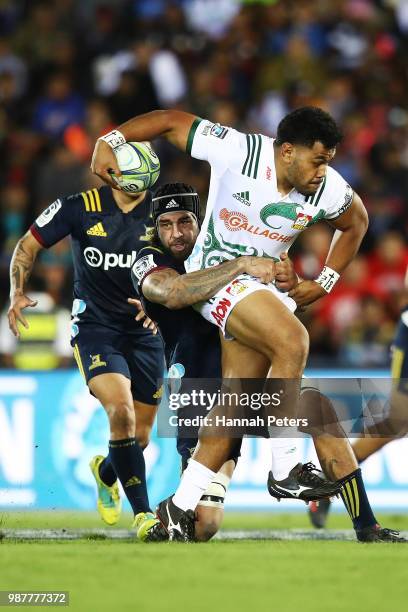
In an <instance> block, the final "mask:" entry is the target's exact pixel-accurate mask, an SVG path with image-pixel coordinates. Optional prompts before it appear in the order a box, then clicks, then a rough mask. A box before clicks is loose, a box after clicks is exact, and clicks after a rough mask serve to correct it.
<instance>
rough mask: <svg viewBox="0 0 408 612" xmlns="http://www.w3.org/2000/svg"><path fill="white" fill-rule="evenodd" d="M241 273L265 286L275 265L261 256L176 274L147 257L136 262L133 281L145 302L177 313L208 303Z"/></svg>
mask: <svg viewBox="0 0 408 612" xmlns="http://www.w3.org/2000/svg"><path fill="white" fill-rule="evenodd" d="M142 253H143V251H142V252H141V254H142ZM243 273H246V274H250V275H251V276H254V277H256V278H258V279H259V280H260V282H261V283H264V284H268V283H270V282H272V281H273V280H274V278H275V263H274V262H273V261H272V260H271V259H265V258H263V257H252V256H243V257H237V258H236V259H233V260H231V261H227V262H224V263H222V264H219V265H218V266H213V267H212V268H207V269H206V270H197V271H196V272H190V273H189V274H179V273H178V272H177V270H175V269H174V268H170V267H168V266H163V265H161V264H160V257H159V259H158V260H157V263H156V261H155V260H154V256H153V255H152V254H150V255H144V256H143V257H141V258H140V259H139V260H138V261H136V263H135V265H134V266H133V268H132V279H133V284H134V285H135V288H136V289H139V290H141V291H142V293H143V296H144V297H145V298H146V299H147V300H149V301H150V302H154V303H156V304H161V305H162V306H165V307H166V308H169V309H170V310H178V309H180V308H186V307H187V306H192V305H193V304H196V303H197V302H201V301H203V300H208V299H209V298H211V297H212V296H213V295H215V294H216V293H217V291H219V290H220V289H222V287H225V285H228V283H229V282H231V281H233V280H234V279H235V278H236V277H237V276H239V275H240V274H243Z"/></svg>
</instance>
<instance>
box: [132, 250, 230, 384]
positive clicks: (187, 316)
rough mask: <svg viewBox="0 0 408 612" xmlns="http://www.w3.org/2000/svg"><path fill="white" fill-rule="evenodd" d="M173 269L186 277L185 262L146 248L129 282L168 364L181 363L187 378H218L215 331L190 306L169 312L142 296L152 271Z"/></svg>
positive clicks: (218, 346)
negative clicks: (154, 327) (156, 332)
mask: <svg viewBox="0 0 408 612" xmlns="http://www.w3.org/2000/svg"><path fill="white" fill-rule="evenodd" d="M164 268H172V269H174V270H176V272H178V273H179V274H185V273H186V271H185V269H184V263H183V262H180V261H178V260H177V259H175V258H174V257H172V256H171V254H169V253H167V252H166V251H165V250H162V249H160V248H157V247H154V246H147V247H145V248H143V249H142V250H141V251H139V253H138V254H137V259H136V262H135V264H134V265H133V267H132V281H133V285H134V287H135V289H136V290H138V291H139V294H140V299H141V301H142V304H143V308H144V311H145V312H146V314H147V315H148V316H149V317H150V318H151V319H152V320H153V321H155V322H156V323H157V324H158V326H159V329H160V333H161V335H162V337H163V340H164V343H165V352H166V360H167V365H168V366H169V367H170V366H171V365H173V364H175V363H181V364H182V365H183V366H184V368H185V374H184V376H185V377H186V378H221V347H220V340H219V334H218V328H217V327H216V326H215V325H211V323H208V321H206V320H205V319H204V318H203V317H202V316H201V315H200V314H199V313H198V312H196V311H195V310H194V309H193V308H192V307H188V308H182V309H180V310H170V309H169V308H166V307H165V306H162V305H161V304H156V303H154V302H150V301H149V300H147V299H146V298H145V297H144V295H143V281H144V280H145V278H146V277H147V276H148V275H149V274H151V273H152V272H157V271H158V270H160V269H164Z"/></svg>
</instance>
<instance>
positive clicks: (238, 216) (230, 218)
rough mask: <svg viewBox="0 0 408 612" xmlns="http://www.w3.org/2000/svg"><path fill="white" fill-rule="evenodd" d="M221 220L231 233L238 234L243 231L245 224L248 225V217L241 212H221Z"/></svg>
mask: <svg viewBox="0 0 408 612" xmlns="http://www.w3.org/2000/svg"><path fill="white" fill-rule="evenodd" d="M220 219H222V220H223V221H224V224H225V227H226V228H227V229H229V230H230V231H231V232H237V231H238V230H240V229H242V224H243V223H248V217H247V216H246V215H244V214H242V213H240V212H237V211H232V212H229V211H228V210H227V209H226V208H222V209H221V211H220Z"/></svg>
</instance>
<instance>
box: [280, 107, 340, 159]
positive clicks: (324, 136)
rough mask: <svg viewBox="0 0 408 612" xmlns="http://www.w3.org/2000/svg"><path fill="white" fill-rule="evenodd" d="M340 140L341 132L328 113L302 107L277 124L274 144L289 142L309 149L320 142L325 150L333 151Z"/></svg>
mask: <svg viewBox="0 0 408 612" xmlns="http://www.w3.org/2000/svg"><path fill="white" fill-rule="evenodd" d="M341 139H342V134H341V131H340V129H339V127H338V126H337V124H336V122H335V120H334V119H333V117H332V116H331V115H329V113H326V111H324V110H322V109H321V108H318V107H317V106H303V107H301V108H297V109H296V110H294V111H292V112H291V113H289V115H286V117H284V118H283V119H282V121H281V122H280V123H279V125H278V133H277V136H276V140H275V144H277V145H279V146H280V145H282V144H283V143H284V142H290V143H291V144H295V145H303V146H305V147H310V148H311V147H313V145H314V143H315V142H321V143H322V144H323V145H324V146H325V148H326V149H333V148H334V147H335V146H336V145H338V143H339V142H340V141H341Z"/></svg>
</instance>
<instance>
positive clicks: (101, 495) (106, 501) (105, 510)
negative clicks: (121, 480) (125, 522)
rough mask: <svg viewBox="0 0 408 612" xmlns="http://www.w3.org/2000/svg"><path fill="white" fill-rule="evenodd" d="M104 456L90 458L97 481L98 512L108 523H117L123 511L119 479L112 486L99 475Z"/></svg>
mask: <svg viewBox="0 0 408 612" xmlns="http://www.w3.org/2000/svg"><path fill="white" fill-rule="evenodd" d="M104 458H105V457H103V456H102V455H95V457H92V459H91V460H90V462H89V467H90V468H91V472H92V474H93V477H94V478H95V481H96V486H97V491H98V501H97V506H98V512H99V514H100V515H101V518H102V520H103V521H105V523H106V524H107V525H116V523H117V522H118V520H119V517H120V513H121V511H122V502H121V499H120V495H119V487H118V483H117V481H116V482H115V483H114V484H113V485H112V486H111V487H108V485H106V484H105V483H104V482H103V481H102V480H101V477H100V476H99V466H100V465H101V463H102V461H103V460H104Z"/></svg>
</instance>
